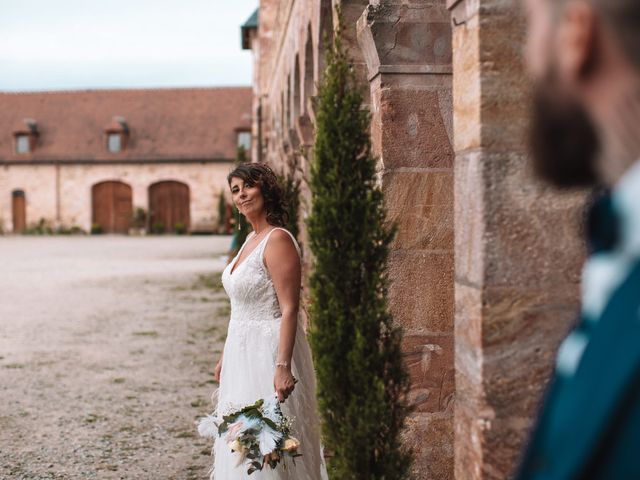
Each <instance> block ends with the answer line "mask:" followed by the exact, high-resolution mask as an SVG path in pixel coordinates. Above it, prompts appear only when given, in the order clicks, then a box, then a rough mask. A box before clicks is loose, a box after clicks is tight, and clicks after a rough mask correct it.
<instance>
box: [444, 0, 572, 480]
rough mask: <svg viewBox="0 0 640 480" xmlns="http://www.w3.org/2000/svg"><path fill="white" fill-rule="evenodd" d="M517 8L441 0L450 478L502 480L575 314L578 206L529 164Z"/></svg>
mask: <svg viewBox="0 0 640 480" xmlns="http://www.w3.org/2000/svg"><path fill="white" fill-rule="evenodd" d="M519 3H520V2H519V0H501V1H496V0H448V7H449V8H450V9H451V15H452V23H453V24H454V27H453V97H454V137H455V151H456V160H455V260H456V261H455V299H456V319H455V337H456V352H455V365H456V408H455V417H456V418H455V427H456V428H455V447H456V448H455V451H456V462H455V476H456V478H457V479H460V480H473V479H501V480H502V479H505V478H508V476H509V474H510V473H511V472H512V469H513V467H514V464H515V462H516V460H517V459H518V457H519V455H520V450H521V448H522V444H523V440H524V439H525V438H526V435H527V431H528V429H529V427H530V424H531V420H532V418H533V416H534V415H535V410H536V406H537V402H538V400H539V398H540V394H541V392H542V390H543V388H544V386H545V384H546V381H547V378H548V376H549V373H550V367H551V364H552V362H553V355H554V353H555V350H556V348H557V345H558V343H559V341H560V339H561V337H563V335H564V334H565V332H566V330H567V328H568V326H569V324H570V323H571V322H572V320H573V318H574V315H575V313H576V307H577V298H578V280H579V265H580V263H581V258H582V255H583V253H582V247H581V243H580V241H579V237H578V235H577V234H578V227H577V225H576V223H577V222H576V221H575V220H576V219H577V218H578V217H579V214H578V210H579V208H580V204H581V197H580V196H573V197H567V196H564V197H562V196H560V195H558V194H556V193H554V192H552V191H551V190H550V189H548V188H547V187H545V186H544V185H541V184H540V183H538V182H536V181H535V180H534V179H533V178H532V176H531V174H530V172H529V170H528V168H527V165H526V151H525V145H526V142H525V136H524V132H525V131H526V126H527V119H528V104H529V103H528V91H527V90H528V88H527V81H526V78H525V76H524V74H523V68H522V58H521V50H522V45H523V42H524V35H525V25H524V22H523V19H522V17H521V14H520V12H519Z"/></svg>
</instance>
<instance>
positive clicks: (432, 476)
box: [403, 413, 454, 480]
mask: <svg viewBox="0 0 640 480" xmlns="http://www.w3.org/2000/svg"><path fill="white" fill-rule="evenodd" d="M403 440H404V442H405V444H406V445H407V446H408V447H409V448H411V449H413V451H414V459H413V464H412V466H411V472H412V475H413V477H412V478H416V479H420V480H450V479H452V478H453V454H454V446H453V415H451V414H448V413H444V414H443V413H438V414H425V413H417V414H413V415H411V416H410V417H409V419H408V420H407V427H406V429H405V432H404V435H403Z"/></svg>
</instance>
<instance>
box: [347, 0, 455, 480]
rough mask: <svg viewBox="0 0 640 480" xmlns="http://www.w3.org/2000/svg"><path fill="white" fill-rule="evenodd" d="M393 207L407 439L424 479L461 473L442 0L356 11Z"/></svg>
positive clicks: (389, 1)
mask: <svg viewBox="0 0 640 480" xmlns="http://www.w3.org/2000/svg"><path fill="white" fill-rule="evenodd" d="M357 30H358V37H359V39H360V47H361V51H362V52H363V53H364V58H365V59H366V62H367V67H368V68H367V80H368V84H369V87H370V99H371V102H370V109H371V113H372V139H373V143H374V148H375V151H376V153H377V155H378V156H379V159H380V161H379V172H380V179H381V184H382V189H383V191H384V194H385V201H386V206H387V209H388V216H389V219H390V220H391V221H394V222H396V223H397V224H398V226H399V231H398V236H397V237H396V239H395V241H394V243H393V245H392V249H391V255H390V257H389V274H390V275H389V276H390V279H391V282H392V284H391V289H390V291H389V303H390V308H391V312H392V314H393V316H394V319H395V321H396V322H398V323H399V324H400V325H402V326H403V327H404V331H405V342H404V350H405V355H406V361H407V365H408V367H409V371H410V373H411V379H412V389H411V400H412V402H413V404H414V406H415V407H416V411H415V414H414V415H412V416H411V418H410V420H409V427H408V429H407V432H406V439H407V442H408V443H409V444H410V445H411V446H412V447H413V448H414V449H415V452H416V457H415V461H414V465H413V467H414V468H413V471H414V473H415V474H416V475H417V476H419V477H420V478H428V479H432V478H451V477H452V475H453V406H454V369H453V345H454V338H453V146H452V142H453V139H452V128H453V127H452V118H451V111H452V105H451V28H450V25H449V13H448V12H447V10H446V8H445V4H444V2H443V1H439V0H434V1H426V2H425V1H414V2H406V1H398V0H384V1H380V2H377V4H376V5H375V6H369V7H367V8H366V10H365V11H364V12H363V13H362V14H361V17H360V19H359V20H358V28H357Z"/></svg>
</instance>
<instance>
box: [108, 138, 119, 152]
mask: <svg viewBox="0 0 640 480" xmlns="http://www.w3.org/2000/svg"><path fill="white" fill-rule="evenodd" d="M108 138H109V141H108V147H109V151H110V152H111V153H118V152H119V151H120V150H122V135H121V134H119V133H110V134H109V137H108Z"/></svg>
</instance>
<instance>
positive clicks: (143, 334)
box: [133, 330, 158, 337]
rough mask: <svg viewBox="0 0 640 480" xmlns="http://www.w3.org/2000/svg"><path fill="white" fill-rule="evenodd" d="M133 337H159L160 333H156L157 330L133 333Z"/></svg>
mask: <svg viewBox="0 0 640 480" xmlns="http://www.w3.org/2000/svg"><path fill="white" fill-rule="evenodd" d="M133 335H136V336H138V337H157V336H158V332H156V331H155V330H144V331H141V332H133Z"/></svg>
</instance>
